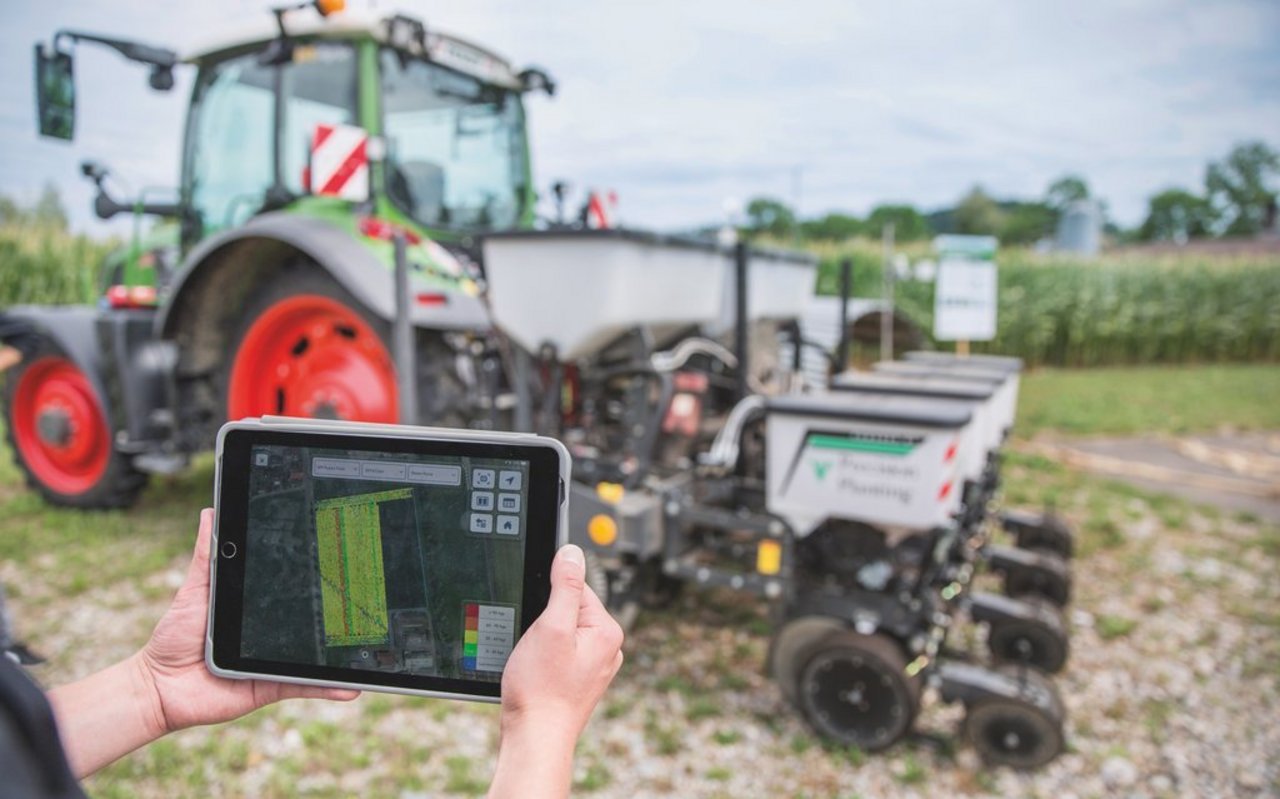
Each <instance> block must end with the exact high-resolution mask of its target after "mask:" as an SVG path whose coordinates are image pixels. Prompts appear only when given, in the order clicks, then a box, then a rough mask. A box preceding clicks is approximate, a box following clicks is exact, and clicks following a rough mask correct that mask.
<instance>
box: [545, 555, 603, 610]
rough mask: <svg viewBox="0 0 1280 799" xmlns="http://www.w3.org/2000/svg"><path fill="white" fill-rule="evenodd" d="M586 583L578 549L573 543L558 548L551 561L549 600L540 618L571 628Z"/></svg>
mask: <svg viewBox="0 0 1280 799" xmlns="http://www.w3.org/2000/svg"><path fill="white" fill-rule="evenodd" d="M586 581H587V564H586V558H585V557H584V556H583V554H582V549H581V548H580V547H578V546H577V545H576V544H566V545H565V546H563V547H561V548H560V551H559V552H557V553H556V557H555V560H553V561H551V598H550V599H549V600H548V601H547V609H546V610H545V611H543V614H542V615H543V618H545V619H546V620H547V621H548V622H549V623H550V624H553V625H555V626H557V627H561V628H563V629H568V630H572V629H575V628H576V627H577V626H578V613H579V610H580V609H581V607H582V602H583V598H582V595H583V593H584V589H585V588H586V585H587V582H586ZM597 601H598V600H597Z"/></svg>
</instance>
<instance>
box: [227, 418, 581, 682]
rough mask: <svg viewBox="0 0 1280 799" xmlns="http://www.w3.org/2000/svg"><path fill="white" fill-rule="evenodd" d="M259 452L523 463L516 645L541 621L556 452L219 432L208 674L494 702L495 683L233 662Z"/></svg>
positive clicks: (555, 513)
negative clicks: (284, 449)
mask: <svg viewBox="0 0 1280 799" xmlns="http://www.w3.org/2000/svg"><path fill="white" fill-rule="evenodd" d="M260 445H268V446H270V445H275V446H290V447H311V448H323V449H356V450H366V451H370V452H387V453H396V454H407V455H420V456H434V457H471V458H485V459H497V460H515V461H527V462H528V464H529V471H528V475H529V488H528V494H527V501H528V511H527V513H526V516H525V519H526V522H525V524H526V527H525V535H524V546H525V553H524V554H525V557H524V587H523V588H524V590H523V595H522V599H521V605H520V608H521V613H520V629H519V635H518V636H517V637H516V641H517V643H518V642H519V638H520V636H523V635H524V633H525V632H526V631H527V630H528V629H529V626H530V625H532V624H533V622H534V621H535V620H536V619H537V618H538V616H539V615H541V613H542V611H543V610H544V609H545V608H546V606H547V601H548V599H549V598H550V596H551V560H552V558H553V557H554V556H555V551H556V545H557V543H558V532H559V531H558V526H559V518H560V506H561V502H563V501H565V500H564V497H565V490H564V488H565V487H564V486H563V485H562V482H561V476H560V475H561V471H560V467H561V463H560V455H559V453H558V452H557V450H555V449H553V448H552V447H548V446H541V445H529V444H517V443H511V444H505V443H497V442H491V441H475V442H471V441H439V440H431V439H422V438H388V437H384V436H378V435H362V434H354V433H351V434H349V433H340V434H339V433H320V432H313V431H306V432H302V431H281V430H249V429H238V430H230V431H228V432H227V434H226V438H225V440H224V443H223V450H222V457H221V458H220V459H219V461H218V481H219V483H218V485H219V488H218V497H217V509H216V517H215V518H216V529H217V536H216V544H217V550H218V551H217V552H214V553H212V557H213V563H214V566H213V586H214V587H213V591H214V596H213V598H212V601H211V604H210V613H211V614H212V616H211V624H210V640H209V647H210V652H209V655H210V661H211V663H212V664H213V665H214V666H215V667H217V668H218V669H222V670H226V671H231V672H238V673H243V674H245V675H247V676H252V675H264V676H269V677H276V678H289V677H294V678H302V679H307V680H322V681H327V682H333V683H343V684H346V685H353V686H360V685H367V686H370V687H375V688H376V687H384V688H390V689H402V690H412V691H431V692H438V693H449V694H460V695H464V696H468V695H469V696H476V697H487V698H496V697H499V696H501V682H500V681H489V680H467V679H456V678H449V677H429V676H424V675H414V674H389V673H381V672H372V671H364V670H360V669H344V668H339V667H336V666H320V665H314V664H299V663H281V662H277V661H265V660H256V659H252V658H244V657H241V655H240V631H241V625H242V622H243V607H244V571H245V568H244V564H245V557H246V556H242V555H240V554H239V553H247V548H246V546H245V539H246V532H247V529H246V528H247V522H248V502H247V501H246V498H247V496H248V490H249V469H250V460H249V458H250V454H251V452H252V449H253V447H254V446H260ZM227 543H230V544H232V545H234V547H235V554H234V555H233V556H232V557H230V558H228V557H224V556H223V555H222V550H223V548H224V545H225V544H227Z"/></svg>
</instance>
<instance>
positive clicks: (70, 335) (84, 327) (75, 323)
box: [5, 305, 111, 419]
mask: <svg viewBox="0 0 1280 799" xmlns="http://www.w3.org/2000/svg"><path fill="white" fill-rule="evenodd" d="M5 313H7V314H9V315H10V316H12V317H14V318H16V319H23V320H25V321H26V322H28V323H30V325H31V326H32V327H33V328H35V329H36V331H37V332H38V333H40V335H42V336H43V337H45V338H46V339H49V340H50V341H52V342H53V343H54V344H56V345H57V346H58V349H60V350H62V351H63V352H64V353H66V355H67V357H68V358H70V359H71V362H72V363H74V364H75V365H76V366H77V367H79V368H80V371H82V372H84V374H85V376H86V377H88V378H89V382H90V383H91V384H92V385H93V390H94V391H95V392H97V394H98V401H99V402H101V403H102V409H103V411H104V412H105V413H106V416H107V418H108V419H110V418H111V408H110V405H109V404H108V402H107V392H106V387H105V386H104V385H103V382H102V352H101V348H100V347H99V346H98V331H97V327H96V324H97V319H98V309H97V308H95V307H93V306H92V305H17V306H14V307H12V308H9V309H7V310H6V311H5Z"/></svg>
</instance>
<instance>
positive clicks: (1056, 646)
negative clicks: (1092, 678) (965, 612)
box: [987, 596, 1071, 674]
mask: <svg viewBox="0 0 1280 799" xmlns="http://www.w3.org/2000/svg"><path fill="white" fill-rule="evenodd" d="M1020 600H1021V601H1023V602H1026V603H1028V604H1030V605H1035V606H1036V607H1037V608H1040V610H1041V615H1043V616H1046V617H1047V618H1048V619H1051V621H1041V620H1038V619H1008V620H1003V621H998V622H993V623H992V624H991V627H990V629H989V630H988V631H987V648H988V649H989V650H990V651H991V655H992V657H994V658H995V659H996V660H997V661H998V662H1001V663H1011V664H1025V665H1028V666H1034V667H1035V668H1037V669H1039V670H1040V671H1043V672H1045V673H1048V674H1056V673H1057V672H1059V671H1061V670H1062V668H1063V666H1065V665H1066V664H1067V656H1068V654H1069V653H1070V649H1071V645H1070V639H1069V637H1068V633H1067V625H1066V622H1065V621H1064V620H1063V618H1062V613H1061V611H1059V610H1058V608H1057V607H1056V606H1055V605H1054V604H1053V603H1052V602H1050V601H1048V600H1046V599H1043V598H1042V597H1038V596H1024V597H1020Z"/></svg>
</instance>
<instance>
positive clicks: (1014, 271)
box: [0, 223, 1280, 366]
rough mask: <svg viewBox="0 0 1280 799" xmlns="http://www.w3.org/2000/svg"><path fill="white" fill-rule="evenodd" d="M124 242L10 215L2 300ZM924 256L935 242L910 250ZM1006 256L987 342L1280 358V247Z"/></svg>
mask: <svg viewBox="0 0 1280 799" xmlns="http://www.w3.org/2000/svg"><path fill="white" fill-rule="evenodd" d="M112 246H113V245H111V244H109V243H104V242H99V241H95V240H93V239H90V238H88V237H86V236H83V235H73V234H70V233H67V232H66V231H65V230H62V229H61V228H59V227H57V226H52V225H38V224H31V223H28V224H18V223H11V224H5V225H0V307H4V306H6V305H17V304H22V303H74V302H92V301H93V299H94V296H95V294H96V291H97V288H96V286H97V280H98V277H97V276H98V268H99V265H100V264H101V262H102V259H103V257H104V256H105V255H106V253H107V251H108V250H109V249H111V247H112ZM813 249H814V250H815V252H816V253H817V254H818V255H819V257H820V258H821V259H822V265H821V270H820V273H819V279H818V291H819V293H822V294H835V293H836V292H837V290H838V286H839V282H838V280H839V277H838V264H839V262H840V259H842V258H844V257H850V258H852V259H853V263H854V270H853V285H854V294H855V295H856V296H864V297H865V296H879V293H880V286H881V279H882V272H881V266H880V258H881V256H880V251H879V247H878V246H877V245H875V244H873V243H870V242H858V243H852V244H848V245H819V246H815V247H814V248H813ZM908 253H909V254H912V255H913V259H914V258H915V257H924V256H925V255H927V253H928V249H927V246H924V245H917V246H916V247H915V248H914V249H910V250H908ZM997 264H998V265H999V268H1000V272H999V275H1000V277H999V281H1000V288H999V325H998V329H999V335H998V337H997V338H996V339H995V340H994V341H991V342H986V343H982V344H975V345H974V349H975V351H978V352H986V351H990V352H1000V353H1005V354H1010V355H1017V356H1020V357H1022V358H1024V359H1026V360H1027V361H1028V363H1029V364H1032V365H1048V366H1107V365H1113V364H1146V363H1155V364H1159V363H1168V364H1173V363H1204V362H1245V361H1261V362H1277V361H1280V259H1277V258H1276V257H1275V256H1271V257H1270V258H1268V257H1266V256H1261V257H1256V256H1255V257H1234V258H1232V257H1220V258H1215V259H1210V258H1199V259H1196V258H1188V257H1176V256H1165V257H1160V258H1155V257H1149V258H1141V257H1137V256H1128V257H1118V256H1111V257H1103V258H1100V259H1097V260H1093V261H1081V260H1068V259H1055V258H1052V257H1046V256H1041V255H1037V254H1035V253H1030V252H1025V251H1018V250H1010V251H1006V252H1002V253H1001V254H1000V255H999V256H997ZM896 298H897V304H898V307H899V309H900V310H901V311H902V312H903V313H905V314H906V315H908V316H909V317H911V319H912V320H914V321H915V322H916V323H917V324H918V325H919V326H920V327H921V329H922V330H923V331H924V332H925V334H926V335H928V332H929V331H930V330H931V329H932V326H933V284H932V283H925V282H919V281H914V280H905V281H900V282H898V284H897V289H896Z"/></svg>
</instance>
